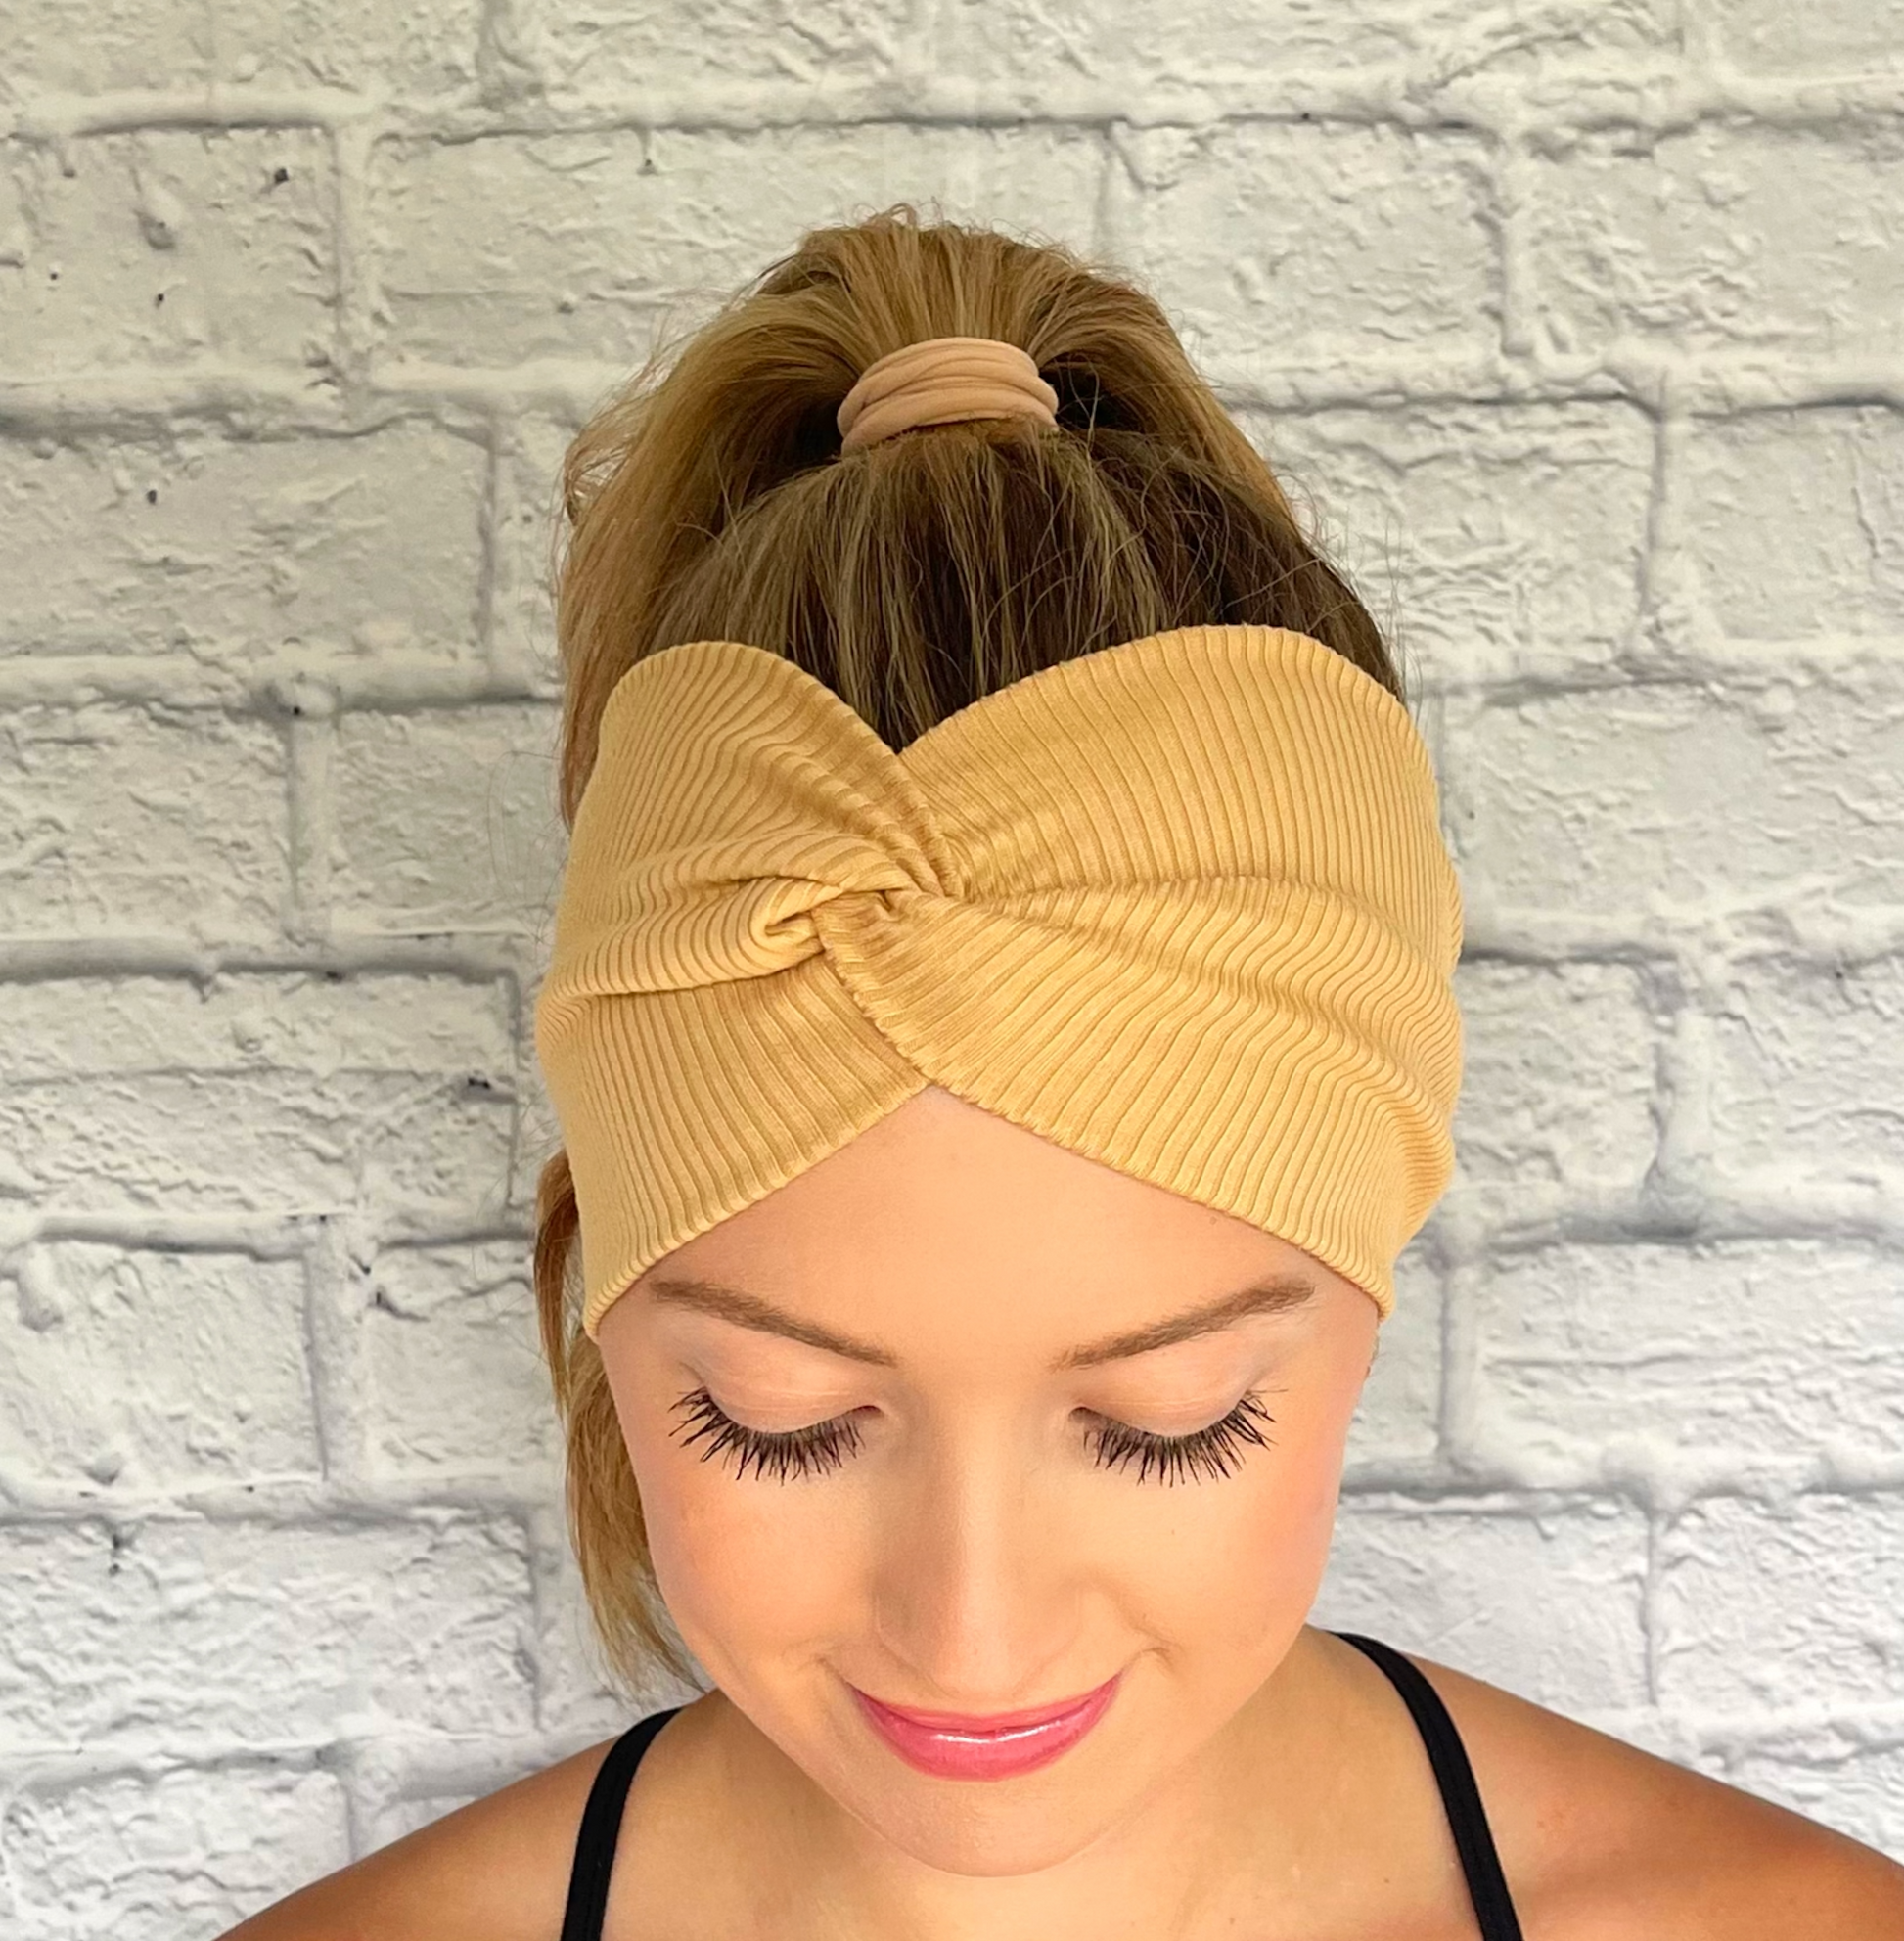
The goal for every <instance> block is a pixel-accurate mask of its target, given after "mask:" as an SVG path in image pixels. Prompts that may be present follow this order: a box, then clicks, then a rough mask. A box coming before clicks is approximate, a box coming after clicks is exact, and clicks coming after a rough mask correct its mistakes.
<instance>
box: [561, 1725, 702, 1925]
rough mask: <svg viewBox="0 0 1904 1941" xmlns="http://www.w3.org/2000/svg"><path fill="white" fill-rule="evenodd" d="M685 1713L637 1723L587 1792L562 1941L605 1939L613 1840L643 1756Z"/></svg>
mask: <svg viewBox="0 0 1904 1941" xmlns="http://www.w3.org/2000/svg"><path fill="white" fill-rule="evenodd" d="M680 1709H681V1707H680V1706H679V1705H671V1706H669V1707H668V1709H667V1710H666V1711H665V1712H654V1713H651V1714H650V1715H649V1716H648V1717H647V1718H645V1719H640V1720H637V1721H636V1723H635V1724H633V1725H631V1726H630V1727H629V1728H628V1730H627V1731H626V1732H624V1733H623V1734H622V1735H621V1737H620V1738H617V1739H616V1740H615V1742H614V1743H613V1744H612V1745H611V1746H610V1747H609V1749H608V1752H607V1754H606V1755H605V1757H604V1758H603V1760H602V1763H601V1765H600V1766H599V1767H597V1768H596V1773H595V1783H594V1784H593V1785H592V1786H590V1787H589V1789H588V1803H587V1804H586V1805H585V1806H584V1807H583V1808H582V1824H581V1828H580V1830H579V1831H578V1832H577V1833H576V1835H575V1862H574V1866H573V1867H572V1868H571V1869H570V1870H569V1874H568V1906H567V1910H566V1912H565V1913H564V1915H563V1917H562V1941H601V1936H602V1921H603V1919H604V1918H605V1917H606V1916H607V1914H608V1911H609V1874H610V1873H611V1871H612V1869H613V1867H614V1846H615V1841H616V1840H617V1839H619V1838H620V1836H621V1814H622V1809H623V1808H624V1807H625V1806H626V1805H627V1803H628V1787H629V1785H630V1784H631V1783H633V1780H634V1777H635V1768H636V1767H637V1766H639V1765H640V1764H641V1755H642V1754H643V1753H644V1752H646V1751H647V1750H648V1748H649V1746H650V1744H652V1743H653V1741H654V1738H655V1735H656V1734H657V1732H659V1731H660V1729H661V1728H662V1727H663V1726H664V1725H666V1724H667V1722H668V1720H670V1719H671V1718H673V1716H674V1715H675V1713H676V1712H678V1711H679V1710H680Z"/></svg>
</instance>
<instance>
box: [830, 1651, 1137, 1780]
mask: <svg viewBox="0 0 1904 1941" xmlns="http://www.w3.org/2000/svg"><path fill="white" fill-rule="evenodd" d="M1121 1676H1122V1673H1119V1674H1118V1677H1121ZM1116 1691H1117V1679H1116V1678H1111V1679H1108V1680H1107V1681H1106V1682H1105V1683H1104V1684H1103V1685H1101V1686H1099V1687H1098V1689H1097V1690H1096V1691H1095V1692H1089V1693H1085V1695H1084V1696H1083V1697H1082V1698H1067V1699H1065V1701H1064V1703H1063V1704H1059V1705H1042V1706H1039V1707H1037V1708H1036V1709H1034V1710H1031V1711H1026V1712H994V1713H992V1714H991V1715H990V1716H989V1717H987V1718H976V1719H975V1718H961V1717H959V1716H958V1715H957V1714H956V1713H952V1712H914V1711H907V1710H902V1709H901V1708H900V1707H898V1706H896V1705H886V1704H882V1703H881V1701H880V1700H879V1699H877V1698H869V1697H868V1696H867V1695H866V1693H864V1692H862V1691H860V1689H859V1688H858V1687H857V1686H854V1687H853V1696H854V1697H855V1698H856V1699H858V1700H859V1708H860V1710H861V1711H862V1712H863V1713H864V1714H865V1715H866V1717H867V1718H868V1719H869V1720H870V1721H871V1722H872V1724H873V1725H874V1726H875V1727H876V1728H877V1729H878V1731H879V1733H880V1735H881V1737H882V1738H884V1739H885V1741H886V1743H887V1744H888V1745H890V1746H891V1747H892V1749H893V1750H894V1751H895V1752H896V1753H898V1755H899V1757H900V1758H901V1759H903V1760H904V1761H905V1762H906V1764H907V1765H909V1766H912V1767H914V1768H916V1769H917V1770H918V1771H920V1772H922V1773H930V1774H931V1775H932V1776H933V1777H934V1778H935V1779H942V1780H1005V1779H1011V1778H1012V1777H1014V1776H1015V1775H1016V1774H1019V1773H1029V1772H1032V1771H1034V1770H1035V1769H1036V1768H1037V1767H1039V1766H1047V1765H1049V1764H1050V1763H1051V1761H1052V1760H1054V1759H1056V1758H1057V1757H1058V1756H1059V1754H1060V1753H1062V1752H1066V1751H1068V1750H1069V1749H1070V1748H1071V1747H1072V1746H1073V1745H1075V1744H1076V1743H1077V1742H1078V1740H1079V1739H1080V1738H1083V1737H1084V1735H1085V1734H1086V1733H1087V1732H1089V1731H1090V1730H1091V1728H1092V1727H1093V1726H1094V1725H1096V1724H1097V1722H1098V1721H1099V1719H1101V1718H1102V1717H1103V1716H1104V1713H1105V1709H1106V1707H1107V1706H1109V1705H1110V1703H1111V1698H1112V1697H1113V1696H1114V1695H1115V1693H1116Z"/></svg>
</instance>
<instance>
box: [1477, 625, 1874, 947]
mask: <svg viewBox="0 0 1904 1941" xmlns="http://www.w3.org/2000/svg"><path fill="white" fill-rule="evenodd" d="M1443 748H1444V760H1443V771H1442V783H1443V802H1444V814H1445V819H1446V824H1447V827H1448V830H1449V833H1450V836H1451V839H1452V841H1453V842H1454V844H1455V845H1456V849H1457V855H1458V860H1459V863H1460V867H1461V873H1462V881H1463V886H1464V888H1465V889H1467V890H1468V891H1469V892H1470V893H1471V895H1473V896H1474V897H1475V898H1477V899H1480V898H1485V899H1487V900H1488V901H1489V902H1491V903H1496V904H1500V905H1505V906H1509V907H1511V908H1517V909H1520V910H1525V911H1528V912H1547V911H1552V912H1555V913H1559V914H1564V915H1566V916H1568V917H1569V918H1573V917H1577V918H1580V919H1582V920H1584V921H1588V922H1593V923H1598V924H1603V925H1604V924H1616V925H1624V926H1627V927H1630V928H1633V929H1639V928H1640V927H1641V926H1642V925H1645V924H1647V923H1648V922H1649V921H1650V920H1652V919H1654V918H1655V917H1658V916H1669V915H1678V916H1681V917H1683V918H1686V919H1688V920H1691V919H1694V918H1700V917H1703V915H1704V913H1705V912H1706V910H1707V909H1708V908H1709V907H1710V906H1711V903H1712V900H1713V898H1714V897H1715V896H1718V897H1720V898H1722V899H1723V902H1724V904H1725V905H1728V906H1738V905H1745V904H1749V903H1750V902H1751V901H1752V900H1754V899H1762V900H1763V901H1764V902H1766V903H1767V904H1769V905H1773V906H1775V907H1776V906H1777V905H1779V904H1780V903H1781V902H1783V901H1785V900H1786V899H1790V898H1795V897H1797V896H1799V895H1801V894H1802V895H1803V896H1804V897H1806V898H1808V899H1821V898H1822V899H1826V900H1827V901H1829V902H1832V903H1836V904H1840V905H1853V904H1882V905H1891V904H1894V903H1895V902H1896V900H1897V863H1896V856H1895V849H1896V845H1895V843H1894V842H1887V841H1886V840H1885V832H1889V831H1894V830H1896V829H1897V828H1899V827H1901V826H1904V666H1897V665H1894V664H1889V663H1886V662H1884V661H1882V660H1881V659H1878V658H1876V657H1874V658H1872V659H1871V660H1869V661H1867V662H1865V663H1862V664H1860V665H1859V666H1857V667H1856V668H1847V669H1845V670H1843V671H1842V672H1841V673H1840V674H1839V675H1838V676H1837V677H1836V678H1835V679H1833V680H1831V681H1829V682H1828V681H1826V680H1825V679H1823V678H1822V677H1818V678H1808V677H1807V676H1806V675H1805V674H1804V673H1803V672H1801V671H1798V670H1793V671H1792V672H1791V673H1771V674H1767V673H1764V672H1748V671H1743V670H1742V671H1741V672H1740V673H1739V674H1738V675H1737V676H1735V677H1733V678H1732V679H1731V680H1730V681H1729V682H1728V683H1727V684H1726V685H1725V686H1724V687H1723V688H1720V687H1719V686H1718V684H1716V683H1714V684H1712V685H1710V686H1708V685H1703V684H1677V683H1675V684H1671V685H1666V684H1660V685H1647V686H1640V687H1631V688H1625V689H1621V690H1618V691H1615V692H1606V691H1588V692H1573V693H1567V692H1559V693H1550V694H1543V695H1535V696H1531V697H1528V698H1525V699H1506V700H1490V699H1487V698H1482V699H1479V700H1476V701H1475V702H1474V703H1473V705H1472V706H1469V705H1467V704H1465V703H1464V704H1463V705H1462V706H1459V707H1454V706H1451V707H1450V708H1449V711H1448V721H1447V725H1446V728H1445V730H1444V732H1443ZM1748 920H1749V919H1748V916H1741V917H1740V918H1738V919H1737V920H1736V921H1737V922H1739V923H1740V924H1741V925H1744V924H1745V923H1747V922H1748Z"/></svg>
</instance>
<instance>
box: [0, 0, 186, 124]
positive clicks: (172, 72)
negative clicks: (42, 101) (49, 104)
mask: <svg viewBox="0 0 1904 1941" xmlns="http://www.w3.org/2000/svg"><path fill="white" fill-rule="evenodd" d="M215 39H216V36H215V34H214V33H213V30H212V24H211V9H210V7H209V5H207V4H206V0H167V4H165V5H162V6H155V5H154V4H153V0H0V47H4V48H5V49H6V50H7V59H6V63H5V65H4V66H0V101H10V102H24V101H29V100H32V99H34V98H35V97H37V96H40V95H45V94H68V93H69V94H79V95H87V94H102V93H105V92H107V91H108V90H111V89H117V88H183V87H190V86H192V85H193V84H194V83H197V84H199V85H203V84H204V82H205V81H207V80H208V79H209V78H210V77H211V71H212V48H213V45H214V42H215Z"/></svg>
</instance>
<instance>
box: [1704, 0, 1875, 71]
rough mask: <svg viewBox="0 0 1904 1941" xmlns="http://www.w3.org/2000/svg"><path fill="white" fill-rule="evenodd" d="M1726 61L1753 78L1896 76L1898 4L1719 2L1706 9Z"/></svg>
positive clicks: (1871, 0)
mask: <svg viewBox="0 0 1904 1941" xmlns="http://www.w3.org/2000/svg"><path fill="white" fill-rule="evenodd" d="M1704 11H1705V13H1706V14H1707V15H1708V17H1709V19H1710V22H1711V30H1712V32H1713V34H1714V36H1715V37H1716V40H1717V43H1718V46H1719V49H1720V51H1721V53H1722V54H1723V55H1724V56H1725V58H1726V59H1727V60H1729V61H1731V62H1732V63H1734V64H1735V65H1736V66H1738V67H1740V68H1745V70H1746V71H1747V72H1750V73H1755V74H1769V75H1772V76H1774V77H1775V78H1776V77H1782V76H1784V75H1786V74H1791V73H1806V74H1829V75H1831V76H1833V77H1834V78H1838V77H1841V76H1845V75H1851V74H1881V73H1895V72H1896V71H1897V68H1898V67H1899V66H1900V64H1904V6H1900V5H1899V4H1898V0H1813V4H1812V5H1810V6H1808V7H1805V8H1802V9H1796V8H1791V7H1788V6H1785V5H1783V4H1781V0H1723V4H1722V5H1716V6H1713V5H1708V6H1707V7H1706V8H1705V10H1704Z"/></svg>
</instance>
